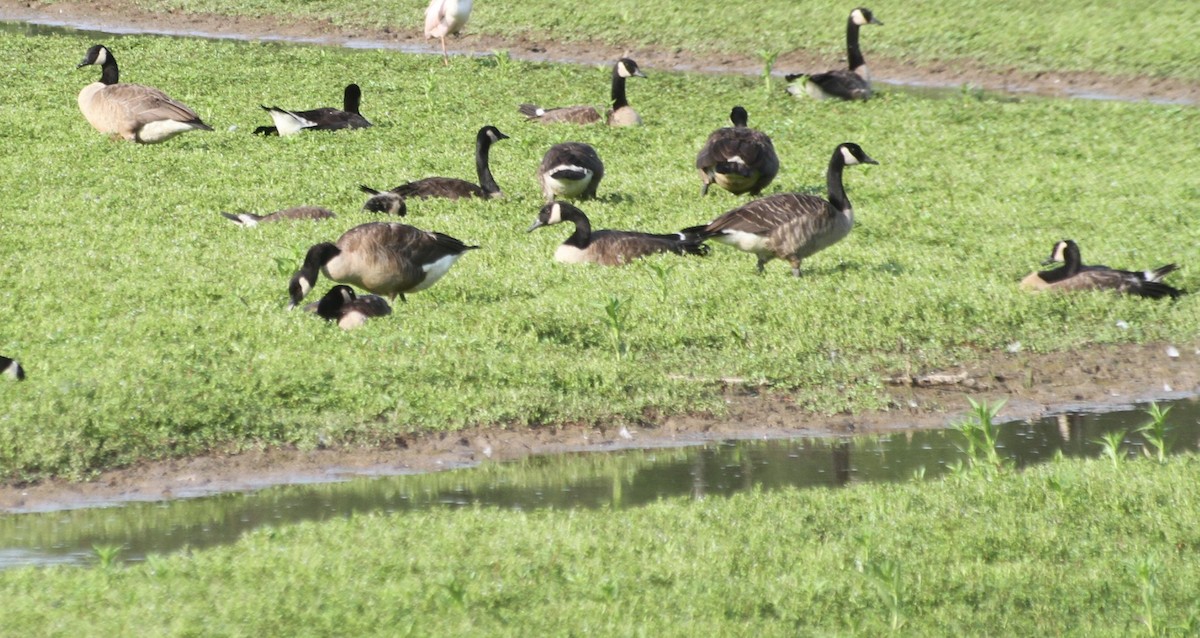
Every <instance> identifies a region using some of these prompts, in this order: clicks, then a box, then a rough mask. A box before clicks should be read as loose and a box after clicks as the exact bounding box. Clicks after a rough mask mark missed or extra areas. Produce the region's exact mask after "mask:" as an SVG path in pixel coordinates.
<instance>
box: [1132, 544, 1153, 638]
mask: <svg viewBox="0 0 1200 638" xmlns="http://www.w3.org/2000/svg"><path fill="white" fill-rule="evenodd" d="M1135 568H1136V570H1137V579H1138V584H1139V585H1141V599H1142V617H1141V618H1140V619H1139V620H1141V622H1142V626H1144V627H1145V628H1146V634H1147V635H1149V636H1157V635H1158V634H1159V632H1158V631H1157V630H1156V629H1155V628H1154V607H1155V602H1156V601H1157V600H1158V572H1159V564H1158V561H1157V560H1156V559H1155V558H1154V556H1144V557H1142V559H1141V560H1139V561H1137V562H1136V564H1135Z"/></svg>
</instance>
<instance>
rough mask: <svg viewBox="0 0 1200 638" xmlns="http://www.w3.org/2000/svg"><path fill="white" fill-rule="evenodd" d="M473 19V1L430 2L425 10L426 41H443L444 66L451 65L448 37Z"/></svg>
mask: <svg viewBox="0 0 1200 638" xmlns="http://www.w3.org/2000/svg"><path fill="white" fill-rule="evenodd" d="M469 17H471V0H430V2H429V6H428V7H427V8H426V9H425V39H427V40H428V39H429V38H438V39H440V40H441V41H442V64H450V54H449V53H446V36H448V35H451V34H453V33H458V32H459V31H460V30H462V28H463V27H465V26H467V18H469Z"/></svg>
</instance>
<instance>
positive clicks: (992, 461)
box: [954, 398, 1011, 470]
mask: <svg viewBox="0 0 1200 638" xmlns="http://www.w3.org/2000/svg"><path fill="white" fill-rule="evenodd" d="M967 400H968V401H970V402H971V414H970V416H969V417H967V419H966V420H964V421H962V422H961V423H958V424H956V425H955V426H954V429H956V430H958V432H959V433H960V434H962V435H963V438H964V439H966V448H965V449H964V448H960V449H962V450H963V452H965V453H966V455H967V458H968V460H969V461H970V463H971V465H972V466H973V467H988V468H991V469H996V470H999V469H1003V468H1004V467H1005V466H1007V465H1008V464H1009V463H1011V461H1010V460H1009V459H1005V458H1003V457H1001V456H1000V451H999V450H998V449H997V448H996V439H997V437H998V436H999V434H1000V432H999V427H997V425H996V422H995V421H996V415H997V414H999V413H1000V409H1001V408H1003V407H1004V401H999V402H997V403H996V404H995V405H991V404H989V403H988V402H987V401H980V402H978V403H976V402H975V400H974V399H970V398H968V399H967Z"/></svg>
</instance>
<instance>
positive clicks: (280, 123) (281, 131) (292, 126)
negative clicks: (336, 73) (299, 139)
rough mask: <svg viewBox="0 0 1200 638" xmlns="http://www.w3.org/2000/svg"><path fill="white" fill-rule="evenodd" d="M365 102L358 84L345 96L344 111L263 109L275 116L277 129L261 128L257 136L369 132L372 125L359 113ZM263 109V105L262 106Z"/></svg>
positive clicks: (326, 109)
mask: <svg viewBox="0 0 1200 638" xmlns="http://www.w3.org/2000/svg"><path fill="white" fill-rule="evenodd" d="M361 101H362V89H361V88H359V86H358V85H357V84H347V85H346V89H345V90H344V91H343V92H342V108H340V109H335V108H333V107H330V106H326V107H321V108H319V109H312V110H309V111H291V110H288V109H281V108H279V107H278V106H262V109H263V110H264V111H266V112H267V113H270V114H271V120H272V121H273V122H275V126H260V127H258V128H256V129H254V133H255V135H295V134H296V133H299V132H300V131H304V130H313V131H340V130H342V129H350V128H367V127H369V126H371V123H370V122H369V121H367V118H365V117H363V116H362V114H361V113H359V111H358V107H359V103H360V102H361ZM260 106H261V105H260Z"/></svg>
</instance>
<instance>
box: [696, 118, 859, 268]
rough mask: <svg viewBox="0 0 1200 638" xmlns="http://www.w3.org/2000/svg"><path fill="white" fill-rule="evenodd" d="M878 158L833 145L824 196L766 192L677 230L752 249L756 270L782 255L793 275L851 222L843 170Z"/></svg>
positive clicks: (848, 145) (846, 230)
mask: <svg viewBox="0 0 1200 638" xmlns="http://www.w3.org/2000/svg"><path fill="white" fill-rule="evenodd" d="M878 163H879V162H877V161H875V160H874V159H872V158H871V157H870V156H869V155H867V154H866V152H865V151H863V149H862V147H861V146H859V145H858V144H855V143H854V142H844V143H842V144H838V145H837V147H836V148H834V149H833V156H832V157H830V158H829V168H828V170H827V171H826V174H825V182H826V185H827V188H828V199H823V198H821V197H818V196H816V195H808V194H805V193H780V194H778V195H771V196H769V197H764V198H762V199H756V200H754V201H752V202H750V203H748V204H745V205H742V206H739V207H737V208H735V209H733V210H731V211H729V212H727V213H725V214H723V215H721V216H720V217H717V218H716V219H714V220H712V221H711V222H709V223H707V224H704V225H702V226H692V227H690V228H685V229H684V230H683V231H682V232H683V233H684V234H685V235H687V236H689V237H693V236H694V237H698V238H700V239H710V238H711V239H713V240H714V241H717V242H720V243H723V244H728V245H730V246H733V247H735V248H737V249H739V250H743V251H746V252H748V253H753V254H754V255H756V256H757V257H758V272H759V274H762V272H763V268H764V266H766V264H767V262H769V261H771V260H772V259H775V258H776V257H778V258H780V259H786V260H787V261H788V263H790V264H791V265H792V275H794V276H796V277H799V276H800V264H801V262H802V261H803V260H804V259H805V258H807V257H810V256H812V255H814V254H816V253H817V252H819V251H821V250H824V249H826V248H828V247H830V246H832V245H833V244H835V243H837V242H839V241H841V240H842V239H843V238H845V237H846V235H848V234H849V233H850V229H851V228H853V227H854V209H853V208H852V207H851V206H850V200H849V199H848V198H847V197H846V189H845V187H844V186H843V185H842V169H844V168H845V167H846V166H853V165H855V164H878Z"/></svg>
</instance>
